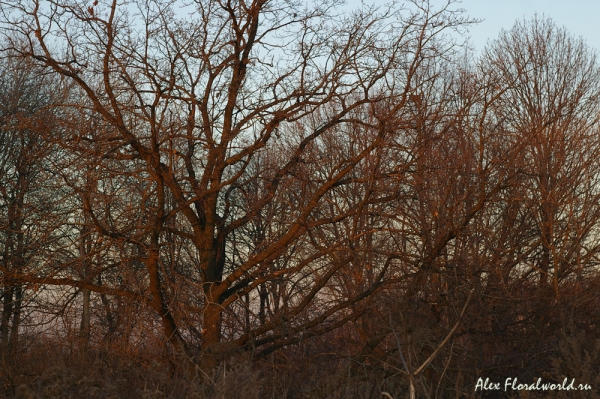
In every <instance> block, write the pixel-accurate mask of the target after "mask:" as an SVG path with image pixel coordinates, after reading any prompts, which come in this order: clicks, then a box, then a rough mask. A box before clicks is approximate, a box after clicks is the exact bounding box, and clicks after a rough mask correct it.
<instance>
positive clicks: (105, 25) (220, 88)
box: [2, 0, 468, 367]
mask: <svg viewBox="0 0 600 399" xmlns="http://www.w3.org/2000/svg"><path fill="white" fill-rule="evenodd" d="M2 6H3V8H4V9H5V10H6V11H5V14H4V15H5V18H4V25H3V28H2V29H3V32H5V34H8V40H9V41H10V40H12V39H11V38H13V37H17V38H19V40H22V41H25V42H26V43H28V45H27V46H25V47H23V46H20V45H19V46H17V45H16V44H15V45H14V46H13V47H14V50H15V51H18V52H19V53H20V54H21V55H22V56H23V57H25V58H27V59H31V60H35V62H37V63H38V64H39V65H41V66H43V67H45V68H49V69H50V70H52V71H54V72H56V73H58V74H60V75H62V76H64V77H67V78H69V79H71V80H72V81H73V82H74V83H76V84H77V85H78V86H79V87H80V89H81V90H82V92H83V93H85V95H86V96H87V101H86V103H85V104H84V105H81V104H75V106H76V107H78V108H80V109H81V108H82V107H83V108H85V109H86V110H87V111H86V112H89V113H90V114H91V115H94V118H99V120H101V123H100V125H99V126H100V128H99V129H98V130H96V131H95V132H94V133H93V134H89V133H87V132H86V133H80V134H78V133H76V131H75V130H73V131H74V132H75V136H74V139H75V140H77V141H80V142H83V141H88V142H89V146H90V148H93V151H89V152H87V153H86V154H85V158H83V157H82V159H85V161H84V162H87V163H91V164H94V165H97V167H99V169H98V172H97V173H99V174H101V175H105V176H106V175H107V174H112V175H111V176H110V178H108V177H107V182H108V181H109V180H108V179H110V181H111V182H112V183H110V184H111V185H112V186H111V187H113V189H114V190H115V191H113V192H112V193H111V194H110V195H111V196H112V197H111V200H118V201H119V202H121V203H123V206H122V207H121V206H119V209H120V211H119V212H121V213H118V214H117V213H115V212H117V210H116V208H115V207H113V206H109V205H108V202H105V201H101V200H99V199H100V198H101V197H103V196H105V195H107V194H106V193H103V192H102V190H100V189H98V191H94V190H92V191H89V195H87V197H86V200H85V212H86V213H87V214H88V215H89V217H90V220H91V221H92V222H93V224H94V228H95V229H96V231H97V232H99V233H100V234H102V235H103V236H104V237H106V238H110V239H111V240H113V241H114V242H115V243H116V242H119V243H121V244H119V245H122V248H129V249H128V251H130V253H135V256H134V258H132V260H133V259H135V260H137V261H139V262H142V263H143V265H144V267H145V270H144V273H143V275H142V276H140V278H141V280H139V282H140V289H139V290H137V289H132V287H123V288H118V287H112V288H114V290H112V291H111V292H112V293H115V294H119V295H123V296H129V297H132V298H139V300H141V301H144V302H146V303H147V304H148V305H150V306H151V307H152V308H153V309H154V311H155V312H156V314H157V315H158V316H159V317H160V320H161V323H162V328H163V334H164V336H165V337H166V338H167V339H168V340H169V342H171V344H172V345H173V346H174V347H175V348H176V349H177V350H178V351H179V352H180V353H182V354H186V355H187V356H188V357H189V356H191V353H192V351H191V349H190V344H189V343H190V341H189V338H188V336H187V333H184V331H187V330H188V328H187V326H186V323H187V324H189V327H194V329H196V328H195V327H196V326H201V328H197V329H196V331H198V332H200V335H201V342H202V354H203V356H204V360H203V364H205V365H207V367H209V366H211V365H213V364H214V361H215V359H216V358H218V353H220V352H227V351H228V350H230V349H231V348H232V347H239V346H247V347H248V348H250V347H258V346H262V345H270V347H271V349H275V348H277V347H280V346H283V345H286V344H289V343H293V342H297V341H298V340H299V339H301V337H302V335H303V334H305V333H306V332H308V331H310V332H311V333H312V334H322V333H324V332H326V331H329V330H331V329H333V328H336V327H338V326H340V325H342V324H344V323H345V322H346V321H347V320H351V319H352V318H353V317H355V315H353V314H352V313H351V312H350V313H348V312H347V311H346V309H349V307H350V306H352V305H353V304H355V303H357V302H360V301H361V300H363V299H364V298H366V297H367V296H369V295H370V294H372V293H373V292H375V291H376V290H377V289H378V287H381V285H382V284H383V283H384V282H385V281H386V279H387V277H388V274H389V266H390V264H391V263H393V259H394V257H388V258H387V259H386V258H383V259H381V260H380V261H379V264H378V265H377V266H375V264H374V265H372V266H371V267H372V271H371V272H370V273H371V274H372V275H371V277H369V280H368V283H367V284H363V285H360V284H359V285H358V286H357V287H356V288H354V289H353V291H351V292H346V293H345V295H346V297H343V296H342V297H337V299H334V297H333V292H334V291H335V289H334V286H332V283H333V282H334V281H335V280H336V278H337V277H336V276H339V275H340V274H341V273H344V271H345V270H347V268H348V267H350V268H357V267H362V266H361V264H362V263H364V262H363V261H361V262H358V263H356V262H357V256H359V255H360V252H361V251H362V250H354V251H353V252H351V253H350V254H349V253H346V252H345V251H344V249H345V248H346V246H350V247H352V245H354V244H353V243H352V241H353V240H354V241H356V240H357V239H358V237H360V236H361V234H362V233H361V232H359V231H357V230H356V227H353V229H354V231H352V232H351V236H350V237H349V238H348V239H347V240H349V241H347V242H346V243H344V244H345V245H342V242H341V241H334V242H329V239H328V237H327V234H326V232H327V230H328V229H329V230H330V231H334V230H335V229H336V228H337V227H336V226H337V225H340V224H343V221H344V220H345V219H348V218H350V219H349V220H355V223H357V222H358V221H360V220H363V222H362V223H363V225H364V223H365V222H364V220H365V219H364V218H365V216H362V215H361V212H363V209H368V207H367V204H368V203H369V201H371V200H372V195H371V194H370V192H369V180H370V179H372V178H370V177H369V176H368V173H371V172H372V168H369V167H365V164H367V163H368V162H369V161H368V160H369V159H371V157H372V156H373V154H375V152H376V149H377V148H378V147H380V146H381V145H382V143H384V142H385V140H386V139H387V138H388V136H389V134H391V132H393V131H394V129H393V128H392V127H393V125H394V124H396V123H400V122H401V120H402V112H401V111H402V110H403V109H405V108H406V107H407V106H408V105H409V104H410V100H409V99H410V98H411V96H412V95H413V94H414V93H418V91H419V85H421V84H422V83H421V82H420V81H418V80H416V79H415V73H416V71H417V69H418V68H419V67H420V66H421V64H422V63H424V62H426V61H428V60H433V59H436V57H441V56H448V55H449V53H448V52H450V51H452V43H451V42H449V41H447V39H444V38H443V37H442V36H441V35H440V33H441V32H443V31H445V30H447V29H452V28H458V27H460V26H462V25H464V24H465V23H467V22H468V21H467V20H465V19H464V18H462V17H461V15H460V14H458V13H456V12H453V11H451V8H450V6H451V2H450V3H448V4H447V5H446V6H445V7H443V8H442V9H440V10H434V9H433V8H432V7H431V6H430V5H429V3H428V2H426V1H415V2H412V3H409V7H408V8H407V9H406V10H402V9H396V8H393V7H392V8H382V9H376V8H371V7H364V8H363V9H360V10H357V11H355V12H354V13H353V14H351V15H350V14H343V13H341V14H340V13H339V12H340V11H339V8H338V4H337V3H335V2H325V3H320V4H319V5H316V6H315V7H313V8H303V7H301V6H300V5H297V4H295V3H287V2H268V1H253V2H243V1H241V2H226V1H198V2H196V3H194V4H192V5H188V6H186V7H184V8H183V9H182V10H181V11H179V12H178V13H176V12H175V10H176V7H177V6H178V4H176V3H163V2H153V1H150V2H133V3H131V4H129V5H128V6H127V7H125V6H121V5H120V4H119V3H118V2H116V1H114V2H103V1H98V2H95V3H94V4H93V5H91V6H89V4H88V3H84V2H79V1H65V2H60V3H48V4H46V3H43V4H42V3H40V2H37V1H35V0H34V1H3V2H2ZM183 13H188V15H186V16H185V17H182V14H183ZM51 36H52V37H54V38H55V40H53V41H52V42H51V41H50V40H49V38H50V37H51ZM438 37H440V38H439V39H438ZM19 43H21V42H19ZM384 103H386V104H389V106H383V107H382V106H380V104H384ZM335 142H338V143H343V142H349V144H348V145H347V146H344V145H343V144H340V147H339V148H340V157H339V158H337V157H332V158H330V159H328V162H326V163H324V164H321V165H320V162H322V160H323V159H324V158H325V157H328V153H327V151H328V149H329V148H331V147H330V145H331V143H335ZM65 144H68V143H66V142H63V145H65ZM80 154H82V155H83V153H80ZM258 156H261V157H263V158H264V157H273V159H271V160H270V162H269V163H268V167H265V166H263V165H265V164H258V166H256V167H255V168H254V169H250V168H249V167H250V165H255V164H256V162H255V159H256V158H257V157H258ZM109 165H114V168H113V167H110V166H109ZM108 170H110V172H105V171H108ZM365 173H366V174H365ZM116 181H122V183H119V187H122V188H119V189H117V187H115V186H114V184H115V182H116ZM107 184H109V183H107ZM122 184H124V185H125V186H121V185H122ZM107 187H108V186H107ZM359 187H362V188H360V189H359ZM79 189H82V188H81V187H80V188H79ZM103 190H106V189H103ZM136 190H137V193H136ZM343 190H358V191H355V192H356V195H357V197H356V199H355V200H353V201H347V202H346V203H344V202H343V201H341V200H339V198H340V197H339V196H338V194H339V193H341V192H342V191H343ZM250 195H251V196H250ZM240 197H245V199H246V200H250V199H251V201H252V204H251V205H252V206H239V205H238V204H235V202H234V201H236V200H237V199H238V198H240ZM100 203H104V204H105V205H103V207H102V208H99V204H100ZM275 204H277V205H275ZM355 205H358V206H359V208H358V209H356V208H354V206H355ZM270 209H272V210H270ZM269 213H271V214H272V215H274V216H270V215H269ZM250 225H253V226H254V227H255V228H256V229H259V231H255V233H256V235H255V236H254V237H253V238H252V237H250V236H248V234H250V233H249V229H248V228H249V226H250ZM345 233H346V232H345ZM170 240H173V241H170ZM240 240H245V241H246V242H247V243H248V244H247V247H246V248H239V247H238V248H233V247H232V244H233V243H239V242H240ZM361 240H362V239H361ZM369 240H370V239H369ZM369 240H367V241H369ZM179 242H181V245H184V246H185V247H186V248H187V249H186V251H187V252H188V254H189V255H181V256H176V257H173V256H172V254H174V253H179V252H178V251H177V249H176V248H174V247H173V246H172V245H173V244H176V243H177V245H180V244H178V243H179ZM361 245H362V244H361ZM364 245H367V246H368V245H372V244H367V243H366V242H365V244H364ZM182 256H183V257H182ZM184 260H185V261H184ZM182 263H185V265H184V264H182ZM373 263H375V261H373ZM275 265H279V266H278V267H276V266H275ZM282 279H283V280H282ZM44 281H45V282H46V283H48V284H53V283H54V284H58V283H61V284H62V283H67V281H66V280H61V281H58V280H53V279H51V278H46V279H45V280H44ZM275 281H285V284H284V283H282V284H281V285H279V287H280V288H279V289H280V290H283V291H286V290H287V292H286V293H285V295H286V302H285V307H284V308H283V309H281V308H280V309H279V311H278V313H277V314H273V315H272V316H270V317H267V308H270V306H271V305H270V303H269V304H267V302H266V298H267V297H266V296H265V295H267V294H266V293H265V290H268V288H267V287H268V286H270V285H272V284H273V282H275ZM71 284H72V285H75V286H79V287H82V288H85V289H90V290H95V291H99V292H101V291H105V292H106V291H107V289H108V288H110V287H105V286H104V287H102V286H100V285H99V284H93V283H91V282H90V280H89V279H87V280H85V281H82V280H77V279H72V281H71ZM272 289H273V288H271V290H272ZM257 290H258V291H257ZM290 290H291V291H290ZM332 290H333V291H332ZM283 291H282V292H283ZM253 292H258V295H254V294H253ZM244 298H245V300H246V304H245V305H244V304H243V300H244ZM250 300H256V301H257V302H256V303H257V304H258V313H259V317H258V319H259V321H260V322H259V323H258V325H249V326H247V327H250V328H249V329H247V330H246V331H245V332H244V333H243V334H241V335H237V336H236V335H233V336H228V337H226V338H225V339H224V337H223V336H222V333H223V322H224V319H223V314H224V312H225V311H226V310H227V309H230V308H232V307H233V306H237V304H239V305H240V306H246V308H248V312H252V311H255V309H256V308H254V305H253V304H252V303H250V302H251V301H250ZM240 301H242V303H240ZM183 315H185V317H184V316H183ZM334 319H335V320H337V321H335V322H331V323H327V321H333V320H334ZM184 326H186V327H184ZM232 345H233V346H232Z"/></svg>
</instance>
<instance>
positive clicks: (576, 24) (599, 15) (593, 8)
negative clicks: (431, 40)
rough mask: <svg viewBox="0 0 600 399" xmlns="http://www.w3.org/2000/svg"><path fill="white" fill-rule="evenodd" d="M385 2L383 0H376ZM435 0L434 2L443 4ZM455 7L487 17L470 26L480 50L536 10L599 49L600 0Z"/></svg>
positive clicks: (512, 0) (466, 0)
mask: <svg viewBox="0 0 600 399" xmlns="http://www.w3.org/2000/svg"><path fill="white" fill-rule="evenodd" d="M375 1H376V2H381V3H383V1H382V0H375ZM443 3H445V2H444V1H443V0H432V1H431V4H434V5H435V4H443ZM455 7H460V8H464V9H466V10H467V14H468V15H469V16H471V17H473V18H478V19H484V21H483V22H481V23H480V24H479V25H476V26H473V27H472V28H471V29H470V36H471V42H472V44H473V45H474V47H475V49H476V50H477V51H481V49H483V47H484V46H485V44H486V43H487V41H488V39H495V38H496V37H498V33H499V32H500V30H501V29H502V28H504V29H507V30H508V29H510V28H511V27H512V26H513V25H514V23H515V21H516V20H518V19H524V18H525V19H531V18H532V17H533V15H534V14H535V13H536V12H537V13H538V14H539V15H545V16H548V17H550V18H552V19H553V20H554V22H555V23H556V25H557V26H564V27H565V28H567V30H568V31H569V33H570V34H571V35H573V36H575V37H579V36H581V37H583V39H584V40H585V41H586V42H587V44H588V45H589V46H590V47H593V48H595V49H596V50H597V51H598V52H600V0H462V2H461V4H459V5H456V6H455Z"/></svg>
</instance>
